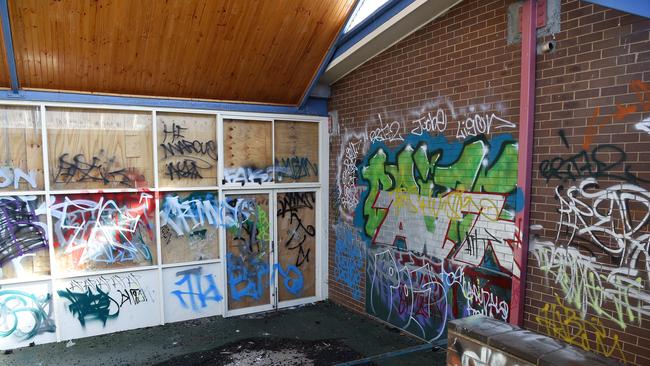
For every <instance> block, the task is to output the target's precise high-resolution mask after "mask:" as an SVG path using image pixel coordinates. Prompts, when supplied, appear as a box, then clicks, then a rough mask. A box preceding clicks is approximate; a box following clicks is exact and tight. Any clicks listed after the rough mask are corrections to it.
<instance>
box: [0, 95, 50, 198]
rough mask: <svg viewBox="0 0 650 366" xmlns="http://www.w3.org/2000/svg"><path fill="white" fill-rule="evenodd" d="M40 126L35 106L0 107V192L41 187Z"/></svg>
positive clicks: (40, 188)
mask: <svg viewBox="0 0 650 366" xmlns="http://www.w3.org/2000/svg"><path fill="white" fill-rule="evenodd" d="M40 126H41V121H40V113H39V110H38V108H37V107H10V106H0V191H12V190H13V191H18V190H20V191H28V190H36V189H38V190H42V189H43V188H44V185H43V179H44V178H43V174H44V173H43V150H42V149H43V147H42V141H41V140H42V138H41V128H40Z"/></svg>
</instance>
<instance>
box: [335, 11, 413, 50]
mask: <svg viewBox="0 0 650 366" xmlns="http://www.w3.org/2000/svg"><path fill="white" fill-rule="evenodd" d="M414 1H415V0H393V1H390V2H388V3H386V4H385V5H384V6H382V7H380V8H379V9H377V11H375V13H373V14H372V15H371V16H369V17H368V18H367V19H366V20H365V21H363V22H361V23H360V24H359V25H358V26H356V27H354V28H353V29H351V30H350V31H349V32H348V33H346V34H345V35H344V36H343V37H342V38H341V40H340V42H339V46H338V47H337V48H336V51H335V52H334V56H333V57H332V59H335V58H337V57H339V56H340V55H341V54H342V53H343V52H345V51H347V50H348V49H350V47H352V46H354V45H355V44H356V43H357V42H359V41H361V40H362V39H363V38H364V37H366V36H367V35H368V34H370V33H372V32H373V31H374V30H375V29H377V28H379V27H380V26H381V25H382V24H384V23H386V22H387V21H389V20H390V19H391V18H392V17H394V16H395V15H397V14H398V13H399V12H401V11H402V10H404V9H405V8H406V7H407V6H409V5H411V4H412V3H413V2H414Z"/></svg>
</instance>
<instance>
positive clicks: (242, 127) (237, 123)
mask: <svg viewBox="0 0 650 366" xmlns="http://www.w3.org/2000/svg"><path fill="white" fill-rule="evenodd" d="M272 128H273V126H272V122H270V121H269V122H267V121H246V120H228V119H226V120H224V121H223V133H224V182H225V183H237V184H246V183H264V182H271V181H273V150H272V148H273V136H272V132H271V131H272Z"/></svg>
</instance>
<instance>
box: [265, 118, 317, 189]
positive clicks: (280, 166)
mask: <svg viewBox="0 0 650 366" xmlns="http://www.w3.org/2000/svg"><path fill="white" fill-rule="evenodd" d="M274 129H275V181H276V182H277V183H293V182H318V123H313V122H293V121H275V128H274Z"/></svg>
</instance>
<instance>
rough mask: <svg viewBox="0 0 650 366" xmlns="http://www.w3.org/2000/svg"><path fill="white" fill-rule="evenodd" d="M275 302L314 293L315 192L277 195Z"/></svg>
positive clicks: (313, 294) (308, 295)
mask: <svg viewBox="0 0 650 366" xmlns="http://www.w3.org/2000/svg"><path fill="white" fill-rule="evenodd" d="M277 200H278V202H277V206H276V218H277V227H278V265H277V270H278V272H277V273H278V276H277V278H278V296H279V298H278V301H287V300H295V299H300V298H303V297H310V296H315V295H316V260H317V258H316V193H314V192H287V193H278V194H277Z"/></svg>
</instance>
